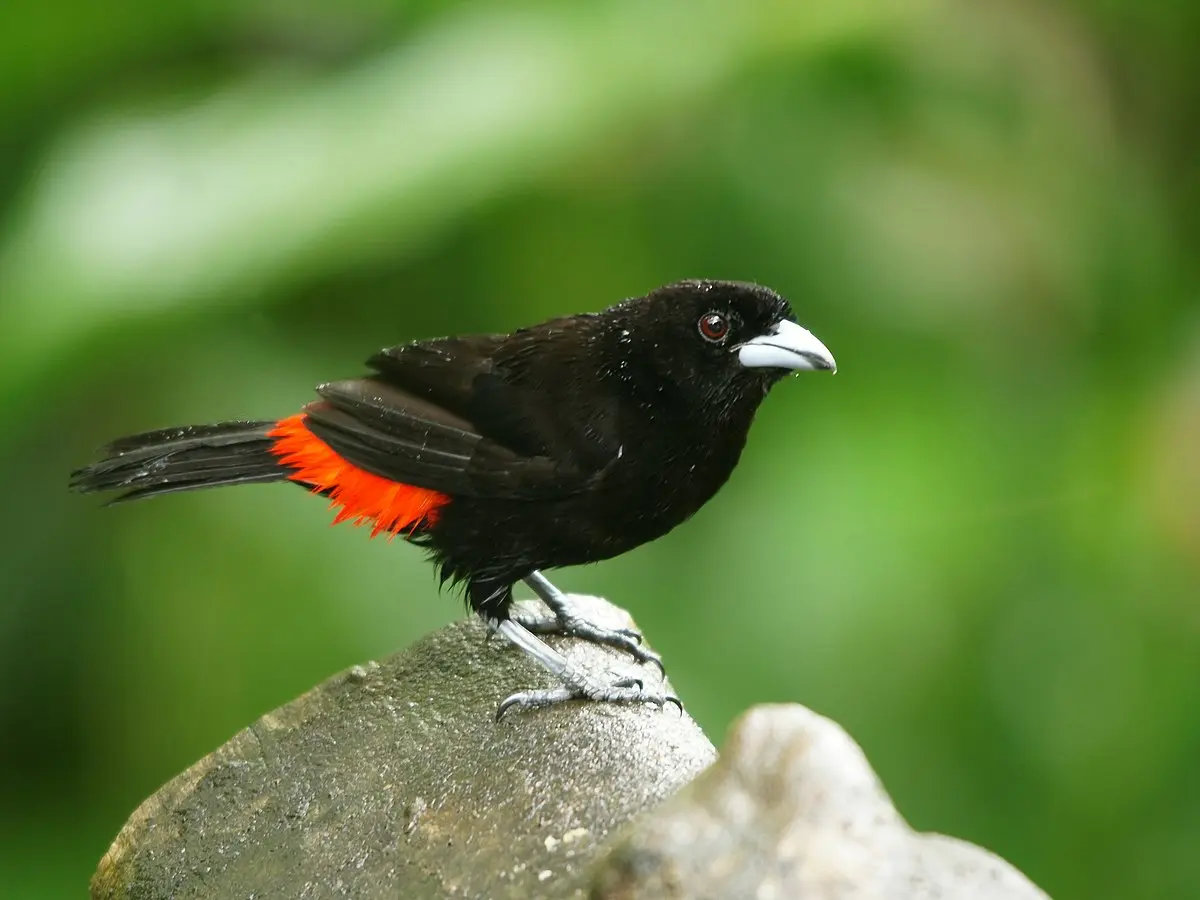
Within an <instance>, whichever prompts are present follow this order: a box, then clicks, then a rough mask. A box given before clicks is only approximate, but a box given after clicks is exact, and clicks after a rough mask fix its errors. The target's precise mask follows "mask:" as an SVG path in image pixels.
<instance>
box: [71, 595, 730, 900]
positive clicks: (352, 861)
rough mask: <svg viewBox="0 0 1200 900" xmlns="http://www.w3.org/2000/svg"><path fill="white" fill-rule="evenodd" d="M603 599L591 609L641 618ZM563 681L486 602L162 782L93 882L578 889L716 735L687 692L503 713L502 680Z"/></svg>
mask: <svg viewBox="0 0 1200 900" xmlns="http://www.w3.org/2000/svg"><path fill="white" fill-rule="evenodd" d="M586 599H587V602H588V605H589V615H591V616H593V617H594V618H596V619H598V620H600V621H605V622H611V623H613V624H614V625H615V626H617V627H622V626H624V627H628V626H630V625H631V624H632V623H631V622H630V620H629V617H628V616H627V615H626V614H625V613H624V612H623V611H621V610H618V609H617V608H616V607H613V606H611V605H609V604H607V603H605V602H604V601H601V600H599V599H594V598H586ZM551 643H552V644H555V645H556V646H558V647H559V649H560V650H562V651H563V652H565V653H567V654H568V656H570V657H571V658H572V659H575V660H577V661H579V662H581V663H583V664H585V665H588V666H590V667H594V668H599V669H603V670H615V671H618V672H622V673H624V672H628V671H630V670H632V668H633V663H632V661H631V660H630V659H629V657H628V656H627V655H623V654H621V653H618V652H617V651H614V650H609V649H606V648H598V647H594V646H592V645H587V644H584V643H582V642H579V641H572V640H566V641H564V640H561V639H551ZM639 671H640V673H641V674H642V675H643V676H644V677H645V678H647V679H650V680H653V679H654V678H655V677H656V674H655V673H656V670H655V669H654V668H653V667H643V668H642V669H640V670H639ZM552 684H553V681H552V679H551V678H550V677H549V676H548V675H544V674H543V673H541V671H540V670H539V669H537V668H536V667H535V666H534V665H533V664H532V663H530V662H529V661H527V660H526V659H525V657H524V656H523V655H522V654H521V653H520V652H519V651H518V650H516V649H515V648H513V647H511V646H508V644H507V642H505V641H503V640H499V639H496V640H492V641H490V642H485V631H484V628H483V627H482V625H480V624H479V623H478V622H476V621H474V620H469V621H464V622H460V623H458V624H455V625H452V626H449V627H447V628H444V629H442V630H441V631H438V632H436V633H434V634H432V635H430V636H429V637H427V638H424V639H422V640H421V641H418V642H417V643H416V644H414V645H413V646H412V647H410V648H409V649H408V650H405V651H404V652H402V653H400V654H398V655H396V656H394V657H392V658H391V659H388V660H386V661H385V662H383V663H379V664H377V663H369V664H367V665H364V666H356V667H354V668H352V669H350V670H349V671H348V672H346V673H344V674H342V675H340V676H337V677H335V678H332V679H330V680H329V681H327V682H325V683H324V684H322V685H320V686H319V687H317V688H315V689H314V690H312V691H311V692H309V693H308V694H305V695H304V696H302V697H300V698H299V699H297V700H295V701H293V702H291V703H289V704H287V705H286V706H283V707H281V708H280V709H278V710H275V711H274V712H272V713H270V714H268V715H266V716H263V718H261V719H260V720H259V721H258V722H256V723H255V724H254V725H252V726H250V727H249V728H247V729H246V730H244V731H242V732H241V733H239V734H237V735H236V736H235V737H234V738H233V739H232V740H230V741H229V742H228V743H227V744H225V745H224V746H223V747H221V748H220V749H218V750H217V751H215V752H214V753H212V754H210V755H209V756H207V757H205V758H204V759H202V760H200V761H199V762H198V763H196V764H195V765H193V766H192V767H191V768H190V769H188V770H187V771H186V772H184V773H183V774H181V775H179V776H178V777H176V778H175V779H174V780H172V781H171V782H169V783H168V784H167V785H166V786H164V787H163V788H162V789H160V790H159V791H158V792H157V793H156V794H154V796H152V797H150V798H149V799H148V800H146V801H145V802H144V803H143V804H142V805H141V806H140V807H139V808H138V809H137V811H136V812H135V813H134V814H133V816H132V817H131V818H130V819H129V822H128V823H127V824H126V825H125V827H124V828H123V829H122V831H121V833H120V834H119V835H118V836H117V839H116V841H115V842H114V843H113V845H112V847H111V848H110V849H109V851H108V853H107V854H106V855H105V856H104V858H103V859H102V860H101V862H100V866H99V869H98V870H97V872H96V875H95V877H94V878H93V880H92V897H94V898H118V897H119V898H123V900H152V898H164V900H165V898H168V897H169V898H185V897H205V898H225V897H228V898H248V897H254V898H266V897H286V898H319V897H334V896H352V897H358V898H375V897H388V898H396V897H403V898H406V900H421V898H432V897H445V896H461V897H487V898H495V900H503V898H518V897H520V898H529V897H538V898H546V900H552V898H557V897H573V896H581V891H582V889H583V885H584V883H585V881H586V872H585V868H586V866H587V864H588V863H589V862H591V861H592V860H593V858H594V856H595V854H596V852H597V848H598V847H599V845H600V843H601V842H602V841H603V840H604V839H605V837H606V836H608V835H609V833H610V832H612V831H613V830H614V829H616V828H617V827H618V826H620V825H622V824H624V823H626V822H628V821H629V820H630V819H631V818H632V817H633V816H635V815H636V814H638V813H639V812H642V811H643V810H646V809H649V808H650V807H653V806H654V805H656V804H657V803H659V802H660V801H661V800H662V799H663V798H665V797H667V796H669V795H671V794H672V793H674V792H675V791H676V790H677V789H678V788H679V787H681V786H682V785H684V784H686V783H687V782H688V781H689V780H691V779H692V778H693V777H694V776H695V775H696V774H697V773H698V772H700V771H701V770H702V769H704V768H705V767H706V766H707V765H709V764H710V763H711V762H712V760H713V758H714V756H715V753H714V751H713V747H712V744H710V743H709V741H708V739H707V738H705V737H704V735H703V734H702V733H701V731H700V729H699V728H697V727H696V725H695V723H693V722H692V721H691V719H689V718H687V717H686V716H681V715H680V714H679V713H678V712H677V711H676V710H675V708H674V707H673V706H668V707H667V708H666V709H665V710H658V709H655V708H653V707H645V706H639V707H628V706H621V707H618V706H613V705H607V704H595V703H571V704H565V705H562V706H559V707H554V708H551V709H547V710H540V711H537V712H535V713H524V714H523V713H516V714H510V715H508V716H506V717H505V718H504V719H503V720H502V721H501V722H499V723H496V721H495V711H496V706H497V704H498V702H499V701H500V700H501V699H503V698H504V697H505V696H507V695H508V694H510V693H512V692H514V691H516V690H520V689H525V688H532V687H539V686H547V687H549V686H551V685H552Z"/></svg>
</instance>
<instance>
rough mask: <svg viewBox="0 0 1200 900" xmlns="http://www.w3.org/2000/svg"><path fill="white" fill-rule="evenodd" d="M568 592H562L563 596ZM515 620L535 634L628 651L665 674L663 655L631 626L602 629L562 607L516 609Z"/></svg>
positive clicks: (638, 659)
mask: <svg viewBox="0 0 1200 900" xmlns="http://www.w3.org/2000/svg"><path fill="white" fill-rule="evenodd" d="M567 596H569V595H564V597H563V599H566V597H567ZM512 618H513V620H514V621H516V622H519V623H520V624H521V625H524V626H525V627H526V628H528V629H529V630H530V631H532V632H533V633H534V634H560V635H564V636H566V637H575V638H579V639H580V640H584V641H590V642H591V643H593V644H604V645H605V646H608V647H615V648H617V649H618V650H624V651H626V652H627V653H629V655H630V656H632V657H633V658H634V659H636V660H637V661H638V662H639V663H642V664H645V663H654V665H656V666H658V671H659V672H660V673H661V674H663V675H666V672H667V670H666V668H665V667H664V666H663V661H662V657H661V656H659V655H658V654H657V653H655V652H654V651H653V650H648V649H646V648H645V647H644V646H642V635H641V632H639V631H635V630H634V629H632V628H604V627H603V626H601V625H596V624H595V623H593V622H589V621H588V620H587V619H585V618H583V616H581V615H579V614H578V613H576V612H574V611H573V610H570V609H569V608H566V609H562V610H560V611H558V612H556V613H553V614H551V615H539V614H538V613H532V612H516V613H514V614H513V615H512Z"/></svg>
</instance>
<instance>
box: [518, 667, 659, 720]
mask: <svg viewBox="0 0 1200 900" xmlns="http://www.w3.org/2000/svg"><path fill="white" fill-rule="evenodd" d="M567 700H598V701H601V702H604V703H649V704H650V705H652V706H655V707H657V708H658V709H662V708H663V707H665V706H666V705H667V704H668V703H673V704H674V705H675V707H676V708H677V709H678V710H679V714H680V715H683V703H682V701H680V699H679V698H678V697H676V696H675V695H674V694H669V693H667V692H666V691H655V690H646V687H645V685H644V684H643V683H642V680H641V679H640V678H633V677H629V678H620V679H618V680H616V681H614V682H611V683H609V684H592V683H587V684H584V683H579V684H571V685H563V686H561V687H556V688H548V689H546V690H536V691H519V692H518V693H516V694H512V695H511V696H509V697H505V698H504V700H502V701H501V703H500V706H499V707H498V708H497V710H496V721H497V722H499V721H500V720H501V719H502V718H503V717H504V714H505V713H506V712H508V711H509V710H512V709H515V710H518V711H520V712H526V711H529V710H533V709H540V708H542V707H545V706H553V705H554V704H556V703H563V702H565V701H567Z"/></svg>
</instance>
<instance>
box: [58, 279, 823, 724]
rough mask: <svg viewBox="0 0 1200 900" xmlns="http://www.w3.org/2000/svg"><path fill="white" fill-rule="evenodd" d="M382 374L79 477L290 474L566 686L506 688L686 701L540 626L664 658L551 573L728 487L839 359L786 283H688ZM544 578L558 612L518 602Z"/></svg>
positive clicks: (168, 434)
mask: <svg viewBox="0 0 1200 900" xmlns="http://www.w3.org/2000/svg"><path fill="white" fill-rule="evenodd" d="M367 365H368V367H369V368H370V369H371V370H372V374H370V375H366V376H364V377H361V378H352V379H349V380H345V381H334V382H330V383H329V384H324V385H321V386H320V387H318V388H317V394H318V395H319V397H320V399H319V400H316V401H314V402H313V403H310V404H309V405H307V406H306V407H304V409H303V410H302V411H301V412H300V413H298V414H296V415H292V416H289V417H287V418H284V419H280V420H271V421H237V422H223V423H220V424H216V425H193V426H187V427H183V428H172V429H166V430H162V431H153V432H149V433H146V434H139V435H134V436H132V437H127V438H122V439H120V440H118V441H114V442H113V443H112V444H110V445H108V447H106V448H105V450H104V453H105V458H104V459H102V460H101V461H100V462H96V463H93V464H92V465H89V466H87V467H85V468H83V469H80V470H78V471H76V472H74V473H73V475H72V478H71V487H72V488H73V489H75V490H78V491H85V492H91V491H108V490H119V491H123V493H122V494H121V495H120V496H119V497H117V499H116V501H114V502H119V501H125V500H135V499H141V498H143V497H153V496H157V495H159V494H169V493H173V492H175V491H188V490H194V489H198V488H207V487H216V486H219V485H227V484H250V483H257V482H268V481H283V480H290V481H294V482H296V483H298V484H301V485H303V486H304V487H306V488H308V489H309V490H311V491H313V492H315V493H319V494H323V495H325V496H327V497H328V498H330V500H331V501H332V505H334V506H336V507H338V508H339V512H338V514H337V516H336V518H335V522H341V521H345V520H352V521H355V522H357V523H359V524H363V523H369V524H371V525H372V535H374V534H377V533H379V532H390V533H394V534H401V535H403V536H404V537H405V538H407V539H408V540H409V541H411V542H413V543H416V544H420V545H423V546H425V547H427V548H428V550H429V555H430V557H431V558H432V560H433V562H434V563H435V564H436V565H437V566H438V567H439V570H440V574H441V579H442V582H443V583H445V582H446V581H451V582H455V583H460V582H461V583H463V584H465V586H466V591H465V593H466V599H467V603H468V604H469V606H470V607H471V609H473V610H474V611H475V612H476V613H478V614H479V615H480V616H481V617H483V619H484V620H485V621H486V622H487V623H488V625H489V626H490V627H491V628H492V629H493V630H494V631H498V632H500V633H501V634H503V635H504V636H505V637H507V638H508V639H509V640H510V641H512V642H513V643H514V644H516V645H517V646H519V647H520V648H521V649H522V650H524V651H525V652H526V653H528V654H529V655H530V656H531V657H532V658H533V659H535V660H536V661H537V662H539V663H540V664H541V665H543V666H544V667H546V668H547V669H549V670H550V671H551V672H553V673H554V674H555V675H556V676H558V677H559V679H560V680H561V681H562V687H559V688H556V689H553V690H537V691H525V692H522V693H519V694H515V695H513V696H512V697H509V698H508V699H506V700H505V701H504V702H503V703H502V704H501V706H500V710H499V712H500V714H503V712H504V711H505V710H506V709H508V708H509V707H513V706H516V707H519V708H531V707H536V706H542V705H546V704H550V703H554V702H557V701H560V700H565V699H569V698H575V697H584V698H590V699H593V700H606V701H644V702H650V703H655V704H658V705H662V704H663V703H664V702H667V701H670V702H674V703H678V702H679V701H678V700H677V699H676V698H674V697H672V696H668V695H666V694H664V693H663V692H661V691H653V690H649V689H646V688H645V687H644V685H643V684H642V682H641V680H640V679H637V678H621V679H618V680H615V681H613V682H611V683H604V682H599V681H597V680H596V679H595V678H593V677H590V676H589V675H587V674H586V673H584V672H582V671H580V670H579V669H578V668H577V667H574V666H572V665H571V664H570V663H568V662H567V660H566V659H565V658H564V657H563V656H562V655H561V654H559V653H558V652H556V651H555V650H553V649H552V648H550V647H549V646H548V645H547V644H545V643H544V642H543V641H541V640H540V639H539V638H537V637H536V636H535V634H537V633H542V634H546V633H559V634H568V635H573V636H575V637H578V638H582V639H584V640H589V641H594V642H598V643H604V644H609V645H612V646H616V647H620V648H623V649H625V650H628V651H629V652H630V653H631V654H633V656H634V657H635V658H636V659H638V661H639V662H655V663H657V664H658V665H659V667H660V668H661V662H660V661H659V659H658V657H657V656H655V655H654V654H651V653H650V652H649V651H647V650H645V649H644V648H642V647H641V635H639V634H637V633H636V632H633V631H629V630H611V629H606V628H602V627H599V626H597V625H595V624H593V623H591V622H589V621H587V620H586V619H585V618H583V617H582V616H581V615H579V614H578V612H577V611H576V607H575V605H573V604H572V601H571V598H570V596H569V595H566V594H563V593H562V592H561V591H559V590H558V589H557V588H556V587H554V585H552V584H551V583H550V582H549V581H548V580H547V579H546V577H545V576H544V575H543V574H542V572H543V571H544V570H546V569H552V568H557V567H559V566H573V565H579V564H581V563H590V562H596V561H598V560H602V559H608V558H610V557H613V556H616V555H617V554H620V553H624V552H625V551H626V550H630V549H632V548H634V547H637V546H638V545H640V544H643V543H646V542H647V541H652V540H654V539H655V538H657V537H660V536H661V535H664V534H666V533H667V532H668V531H670V530H671V529H672V528H674V527H675V526H676V525H678V524H680V523H681V522H683V521H684V520H685V519H687V518H689V517H690V516H691V515H692V514H693V513H695V512H696V511H697V510H698V509H700V507H701V506H703V505H704V504H705V502H707V501H708V500H709V498H711V497H712V496H713V494H715V493H716V492H717V490H718V489H719V488H720V487H721V485H723V484H724V483H725V481H726V479H727V478H729V475H730V473H731V472H732V471H733V468H734V466H735V465H737V461H738V457H739V456H740V454H741V452H742V447H743V445H744V444H745V441H746V435H747V432H748V431H749V428H750V423H751V421H752V420H753V418H754V414H755V411H756V410H757V409H758V405H759V403H761V402H762V400H763V398H764V397H765V396H766V394H767V391H768V390H769V389H770V388H771V386H772V385H774V384H775V383H776V382H777V381H779V380H780V379H781V378H782V377H783V376H784V375H786V374H787V373H788V372H791V371H794V370H802V369H807V370H812V369H828V370H830V371H834V370H835V363H834V359H833V356H832V354H830V352H829V350H828V349H826V347H825V345H824V344H822V343H821V342H820V341H819V340H817V338H815V337H814V336H813V335H812V334H810V333H809V332H808V331H806V330H805V329H804V328H802V327H800V326H799V325H797V324H796V321H795V319H794V317H793V315H792V310H791V307H790V306H789V305H788V303H787V301H786V300H784V299H783V297H781V296H779V295H778V294H777V293H775V292H774V291H772V290H770V289H768V288H765V287H761V286H759V285H754V284H746V283H739V282H728V281H708V280H697V281H681V282H678V283H676V284H671V285H667V286H665V287H661V288H658V289H657V290H655V291H652V292H650V293H649V294H647V295H646V296H644V297H637V298H634V299H630V300H626V301H624V302H622V303H618V304H617V305H615V306H612V307H610V308H608V309H606V310H604V311H603V312H599V313H591V314H582V315H575V316H567V317H564V318H559V319H551V320H550V321H548V322H544V323H542V324H540V325H534V326H532V327H530V328H522V329H520V330H518V331H515V332H513V333H512V334H491V335H476V336H466V337H447V338H437V339H433V340H425V341H417V342H415V343H411V344H406V345H403V346H400V347H393V348H390V349H387V350H382V351H380V352H379V353H377V354H375V355H374V356H373V357H371V359H369V360H368V361H367ZM522 580H523V581H525V582H526V584H528V585H529V586H530V587H531V588H532V589H533V591H534V593H535V594H537V596H538V597H540V598H541V600H542V601H543V602H544V603H545V604H546V606H547V607H549V609H550V611H551V613H552V615H551V616H546V617H538V616H532V615H528V614H522V613H518V612H516V611H514V610H513V609H512V603H513V597H512V590H513V585H514V584H515V583H516V582H518V581H522Z"/></svg>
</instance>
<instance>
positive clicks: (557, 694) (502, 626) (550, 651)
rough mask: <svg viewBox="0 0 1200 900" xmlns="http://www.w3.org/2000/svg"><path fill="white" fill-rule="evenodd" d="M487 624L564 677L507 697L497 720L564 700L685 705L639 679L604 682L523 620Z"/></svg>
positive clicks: (531, 656) (507, 620) (489, 621)
mask: <svg viewBox="0 0 1200 900" xmlns="http://www.w3.org/2000/svg"><path fill="white" fill-rule="evenodd" d="M487 624H488V627H489V628H490V629H491V630H493V631H496V632H499V633H500V634H502V635H504V637H506V638H508V640H510V641H511V642H512V643H514V644H516V645H517V646H518V647H520V648H521V650H523V651H524V652H525V653H526V654H527V655H528V656H529V657H530V658H531V659H532V660H533V661H534V662H536V663H538V664H539V665H540V666H542V667H543V668H544V669H546V670H547V671H548V672H550V673H551V674H553V675H554V676H556V677H557V678H559V679H561V680H562V686H561V687H557V688H550V689H548V690H537V691H520V692H519V693H516V694H513V695H512V696H510V697H506V698H505V699H504V700H503V701H502V702H501V703H500V707H499V708H498V709H497V710H496V721H500V718H501V717H502V716H503V715H504V714H505V713H506V712H508V711H509V710H511V709H516V710H518V711H523V710H529V709H538V708H539V707H542V706H551V705H553V704H555V703H562V702H563V701H564V700H599V701H601V702H605V703H651V704H653V705H655V706H657V707H659V708H660V709H661V708H662V707H663V706H664V705H666V704H667V703H674V704H675V705H676V706H677V707H679V711H680V712H681V713H682V712H683V704H682V703H680V702H679V698H678V697H676V696H675V695H674V694H668V693H667V692H666V691H662V690H658V691H655V690H647V689H646V686H645V685H644V684H643V683H642V681H641V679H640V678H619V679H617V680H616V681H612V682H605V681H602V680H600V679H598V678H596V677H595V676H594V675H592V674H591V673H589V672H587V671H585V670H584V669H583V668H581V667H580V666H577V665H574V664H573V663H572V662H571V661H570V660H568V659H567V658H566V657H565V656H563V655H562V654H561V653H559V652H558V651H557V650H555V649H554V648H553V647H551V646H549V645H548V644H546V643H545V642H544V641H542V640H541V639H540V638H538V637H537V636H536V635H534V634H533V633H532V632H530V631H529V630H528V629H527V628H525V626H523V625H522V624H521V623H519V622H517V621H514V620H513V619H505V620H503V621H496V620H495V619H489V620H487Z"/></svg>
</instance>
